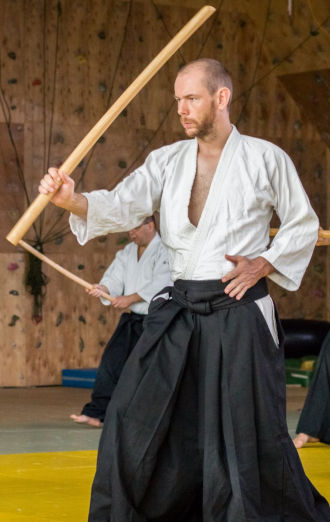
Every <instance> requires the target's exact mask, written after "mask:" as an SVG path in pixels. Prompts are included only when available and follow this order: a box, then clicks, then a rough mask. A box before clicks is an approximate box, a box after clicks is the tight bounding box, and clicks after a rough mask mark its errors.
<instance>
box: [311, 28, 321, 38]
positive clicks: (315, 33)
mask: <svg viewBox="0 0 330 522" xmlns="http://www.w3.org/2000/svg"><path fill="white" fill-rule="evenodd" d="M310 34H311V36H317V35H318V34H320V32H319V30H318V29H315V28H312V29H311V30H310Z"/></svg>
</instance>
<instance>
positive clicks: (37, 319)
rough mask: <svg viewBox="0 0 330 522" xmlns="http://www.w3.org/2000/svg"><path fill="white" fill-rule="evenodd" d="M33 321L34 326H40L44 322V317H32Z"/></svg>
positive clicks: (37, 315)
mask: <svg viewBox="0 0 330 522" xmlns="http://www.w3.org/2000/svg"><path fill="white" fill-rule="evenodd" d="M32 321H33V322H34V324H39V323H41V321H42V317H41V315H39V314H34V315H33V316H32Z"/></svg>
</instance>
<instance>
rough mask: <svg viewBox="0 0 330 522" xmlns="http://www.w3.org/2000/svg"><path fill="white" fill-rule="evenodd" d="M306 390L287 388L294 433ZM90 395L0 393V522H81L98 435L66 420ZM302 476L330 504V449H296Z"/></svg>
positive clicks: (57, 390)
mask: <svg viewBox="0 0 330 522" xmlns="http://www.w3.org/2000/svg"><path fill="white" fill-rule="evenodd" d="M306 391H307V389H306V388H302V387H299V386H288V387H287V420H288V427H289V432H290V435H291V436H293V435H294V433H295V427H296V425H297V421H298V417H299V412H300V410H301V407H302V405H303V402H304V398H305V395H306ZM89 397H90V390H88V389H81V388H69V387H62V386H53V387H38V388H2V389H0V407H1V412H2V413H1V430H0V480H1V483H0V488H1V498H0V521H1V522H2V521H3V522H18V521H19V522H60V521H62V520H66V521H70V522H85V521H86V520H87V513H88V504H89V495H90V487H91V483H92V479H93V475H94V472H95V465H96V453H97V451H96V450H97V446H98V441H99V437H100V434H101V429H97V428H92V427H90V426H87V425H78V424H75V423H74V422H72V421H71V420H70V418H69V417H70V414H71V413H79V412H80V410H81V407H82V406H83V405H84V404H85V403H86V402H88V400H89ZM299 454H300V457H301V459H302V462H303V465H304V467H305V471H306V473H307V475H308V476H309V478H310V479H311V480H312V482H313V483H314V485H315V486H316V487H317V488H318V489H319V491H320V492H321V493H322V494H323V495H324V496H326V498H327V499H328V500H329V501H330V446H327V445H323V444H310V445H307V446H306V447H305V448H303V449H302V450H300V452H299Z"/></svg>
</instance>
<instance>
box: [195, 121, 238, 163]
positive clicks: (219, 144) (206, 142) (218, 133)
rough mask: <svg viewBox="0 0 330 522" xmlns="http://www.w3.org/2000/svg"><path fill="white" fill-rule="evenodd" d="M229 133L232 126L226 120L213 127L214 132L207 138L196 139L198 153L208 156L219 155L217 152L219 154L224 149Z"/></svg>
mask: <svg viewBox="0 0 330 522" xmlns="http://www.w3.org/2000/svg"><path fill="white" fill-rule="evenodd" d="M231 131H232V126H231V123H230V121H229V120H228V121H226V122H225V123H222V124H221V125H220V126H218V127H215V129H214V131H213V132H212V133H210V134H209V135H208V136H205V137H203V138H197V142H198V149H199V152H200V153H201V154H205V155H210V156H211V155H216V154H219V151H220V152H221V151H222V149H223V148H224V146H225V144H226V141H227V139H228V138H229V135H230V133H231Z"/></svg>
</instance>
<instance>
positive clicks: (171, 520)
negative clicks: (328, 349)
mask: <svg viewBox="0 0 330 522" xmlns="http://www.w3.org/2000/svg"><path fill="white" fill-rule="evenodd" d="M224 286H225V285H223V284H222V283H220V282H219V281H177V282H176V283H175V286H174V289H173V291H172V290H171V289H166V291H168V292H169V293H170V294H172V299H169V300H166V299H163V298H161V297H160V298H158V299H155V300H154V301H152V303H151V306H150V313H149V315H148V316H147V318H146V320H145V328H144V332H143V334H142V336H141V338H140V340H139V341H138V343H137V345H136V347H135V349H134V350H133V352H132V354H131V356H130V358H129V359H128V361H127V363H126V366H125V368H124V370H123V373H122V376H121V378H120V380H119V382H118V385H117V388H116V390H115V392H114V394H113V398H112V401H111V403H110V406H109V408H108V411H107V415H106V419H105V425H104V430H103V433H102V437H101V441H100V448H99V455H98V465H97V472H96V475H95V479H94V483H93V488H92V499H91V509H90V517H89V521H90V522H109V521H111V522H156V521H157V522H252V521H253V522H257V521H258V522H279V521H284V520H285V521H287V522H298V521H299V522H307V521H308V522H315V521H319V522H321V521H322V522H326V521H329V520H330V508H329V506H328V504H327V502H326V501H325V499H324V498H323V497H322V496H321V495H320V494H319V493H318V492H317V491H316V490H315V488H314V487H313V486H312V484H311V483H310V482H309V481H308V479H307V478H306V476H305V474H304V472H303V469H302V466H301V463H300V460H299V457H298V454H297V452H296V450H295V448H294V446H293V443H292V441H291V439H290V437H289V435H288V432H287V426H286V418H285V379H284V366H283V350H282V348H281V347H280V348H279V347H278V346H277V345H276V344H275V342H274V340H273V337H272V335H271V333H270V331H269V328H268V326H267V323H266V321H265V319H264V317H263V315H262V313H261V311H260V310H259V307H258V306H257V305H256V304H255V303H254V300H256V299H259V298H261V297H263V296H265V295H266V294H267V289H266V285H265V282H264V281H260V282H259V283H258V284H257V285H256V286H255V287H254V288H252V289H250V290H249V291H248V292H247V294H246V295H245V296H244V298H243V299H242V300H241V301H239V302H237V301H236V300H235V299H231V298H229V297H228V296H227V295H226V294H225V293H224ZM163 293H164V291H162V292H161V293H160V294H163ZM278 330H279V336H280V339H281V343H282V340H283V339H282V337H283V336H282V331H281V328H280V325H278Z"/></svg>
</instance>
